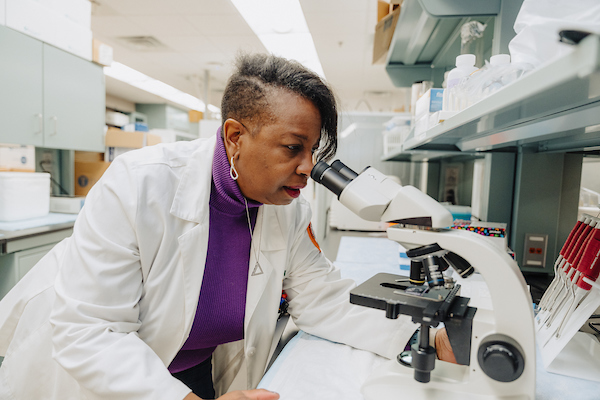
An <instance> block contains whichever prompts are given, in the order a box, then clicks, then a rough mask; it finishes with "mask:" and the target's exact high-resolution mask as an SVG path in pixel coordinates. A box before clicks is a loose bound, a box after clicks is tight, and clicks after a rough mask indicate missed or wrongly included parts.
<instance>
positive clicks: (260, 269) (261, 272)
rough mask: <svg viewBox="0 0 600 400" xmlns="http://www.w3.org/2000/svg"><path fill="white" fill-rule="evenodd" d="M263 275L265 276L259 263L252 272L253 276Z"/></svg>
mask: <svg viewBox="0 0 600 400" xmlns="http://www.w3.org/2000/svg"><path fill="white" fill-rule="evenodd" d="M262 274H264V272H263V270H262V268H261V266H260V264H259V263H258V261H257V262H256V264H255V265H254V270H252V276H256V275H262Z"/></svg>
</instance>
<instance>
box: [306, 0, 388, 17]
mask: <svg viewBox="0 0 600 400" xmlns="http://www.w3.org/2000/svg"><path fill="white" fill-rule="evenodd" d="M369 3H373V4H374V5H375V7H376V6H377V2H376V1H375V0H327V1H323V0H300V5H301V6H302V11H304V14H307V13H320V12H323V13H340V14H343V13H345V12H347V11H362V12H364V11H365V8H366V7H368V6H369Z"/></svg>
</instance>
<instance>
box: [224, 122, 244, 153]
mask: <svg viewBox="0 0 600 400" xmlns="http://www.w3.org/2000/svg"><path fill="white" fill-rule="evenodd" d="M244 133H246V131H245V129H244V126H243V125H242V124H241V123H240V122H238V121H236V120H235V119H233V118H228V119H227V120H226V121H225V123H224V124H223V143H225V151H226V152H227V158H228V159H231V157H235V156H236V155H237V153H238V152H239V148H240V142H239V140H240V137H241V136H242V135H243V134H244Z"/></svg>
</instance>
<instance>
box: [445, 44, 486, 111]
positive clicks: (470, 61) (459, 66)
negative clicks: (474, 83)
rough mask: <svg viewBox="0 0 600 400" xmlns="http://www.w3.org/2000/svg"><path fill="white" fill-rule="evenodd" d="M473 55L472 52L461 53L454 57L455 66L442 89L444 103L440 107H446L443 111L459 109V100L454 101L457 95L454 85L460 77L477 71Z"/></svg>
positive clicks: (458, 81)
mask: <svg viewBox="0 0 600 400" xmlns="http://www.w3.org/2000/svg"><path fill="white" fill-rule="evenodd" d="M475 61H476V58H475V55H474V54H461V55H459V56H458V57H456V68H454V69H452V70H451V71H450V73H448V80H447V81H446V90H445V91H444V94H445V96H444V103H443V105H442V107H443V108H444V107H446V105H447V108H446V109H445V110H444V111H460V110H461V107H460V104H458V103H459V102H458V101H456V100H457V97H460V96H459V95H458V96H457V93H456V89H454V88H455V87H456V85H458V84H459V83H460V81H461V79H463V78H466V77H468V76H469V75H471V74H472V73H473V72H475V71H477V69H478V68H477V67H476V66H475Z"/></svg>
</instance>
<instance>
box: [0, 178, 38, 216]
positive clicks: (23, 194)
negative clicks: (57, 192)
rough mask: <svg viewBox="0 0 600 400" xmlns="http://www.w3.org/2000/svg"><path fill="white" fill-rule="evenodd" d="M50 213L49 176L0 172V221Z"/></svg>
mask: <svg viewBox="0 0 600 400" xmlns="http://www.w3.org/2000/svg"><path fill="white" fill-rule="evenodd" d="M49 211H50V174H46V173H37V172H0V221H16V220H20V219H28V218H36V217H43V216H44V215H47V214H48V212H49Z"/></svg>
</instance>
